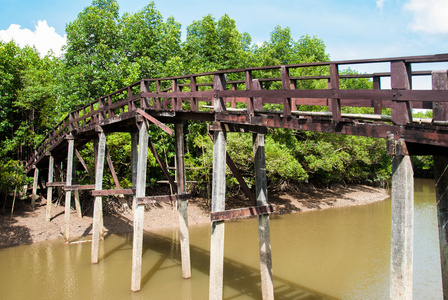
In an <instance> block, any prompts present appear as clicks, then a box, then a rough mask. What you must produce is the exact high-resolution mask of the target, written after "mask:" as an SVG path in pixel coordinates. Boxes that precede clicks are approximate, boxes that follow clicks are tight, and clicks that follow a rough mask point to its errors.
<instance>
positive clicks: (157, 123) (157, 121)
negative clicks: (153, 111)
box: [137, 108, 174, 135]
mask: <svg viewBox="0 0 448 300" xmlns="http://www.w3.org/2000/svg"><path fill="white" fill-rule="evenodd" d="M137 112H138V113H139V114H141V115H142V116H143V117H145V119H147V120H148V121H150V122H151V123H153V124H155V125H157V126H158V127H159V128H160V129H162V130H163V131H165V132H166V133H168V134H169V135H173V134H174V132H173V130H172V129H171V128H169V127H168V126H166V125H165V124H163V123H162V122H160V121H159V120H157V119H156V118H154V117H153V116H151V115H150V114H147V113H145V112H144V111H143V110H141V109H140V108H137Z"/></svg>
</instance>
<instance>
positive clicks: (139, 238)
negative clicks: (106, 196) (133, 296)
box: [131, 122, 148, 292]
mask: <svg viewBox="0 0 448 300" xmlns="http://www.w3.org/2000/svg"><path fill="white" fill-rule="evenodd" d="M138 145H139V149H138V162H137V183H136V191H135V196H136V197H137V198H138V197H144V196H145V190H146V167H147V158H148V157H147V156H148V127H147V125H146V123H145V122H142V123H140V132H139V140H138ZM144 213H145V205H142V204H139V205H137V206H136V208H135V210H134V242H133V246H132V280H131V290H132V291H133V292H136V291H139V290H140V285H141V278H142V251H143V220H144Z"/></svg>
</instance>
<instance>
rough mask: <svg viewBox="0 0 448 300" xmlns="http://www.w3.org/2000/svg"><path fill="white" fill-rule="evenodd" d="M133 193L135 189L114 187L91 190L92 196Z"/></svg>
mask: <svg viewBox="0 0 448 300" xmlns="http://www.w3.org/2000/svg"><path fill="white" fill-rule="evenodd" d="M114 195H135V189H115V190H100V191H92V196H114Z"/></svg>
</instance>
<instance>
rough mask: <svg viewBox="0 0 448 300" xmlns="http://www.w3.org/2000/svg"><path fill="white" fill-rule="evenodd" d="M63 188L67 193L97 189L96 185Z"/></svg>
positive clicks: (65, 186)
mask: <svg viewBox="0 0 448 300" xmlns="http://www.w3.org/2000/svg"><path fill="white" fill-rule="evenodd" d="M63 188H64V190H66V191H80V190H93V189H95V185H94V184H86V185H70V186H67V185H64V186H63Z"/></svg>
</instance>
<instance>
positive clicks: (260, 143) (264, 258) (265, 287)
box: [253, 133, 274, 300]
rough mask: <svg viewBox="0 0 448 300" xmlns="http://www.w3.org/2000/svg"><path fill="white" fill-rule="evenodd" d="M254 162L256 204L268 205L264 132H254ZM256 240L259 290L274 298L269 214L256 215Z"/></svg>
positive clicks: (265, 295) (266, 297)
mask: <svg viewBox="0 0 448 300" xmlns="http://www.w3.org/2000/svg"><path fill="white" fill-rule="evenodd" d="M253 139H254V145H253V147H254V163H255V197H256V198H257V206H265V205H268V192H267V179H266V157H265V148H264V134H260V133H258V134H257V133H255V134H254V135H253ZM258 240H259V246H260V272H261V290H262V295H263V299H272V300H273V299H274V283H273V277H272V257H271V233H270V227H269V215H268V214H261V215H258Z"/></svg>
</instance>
